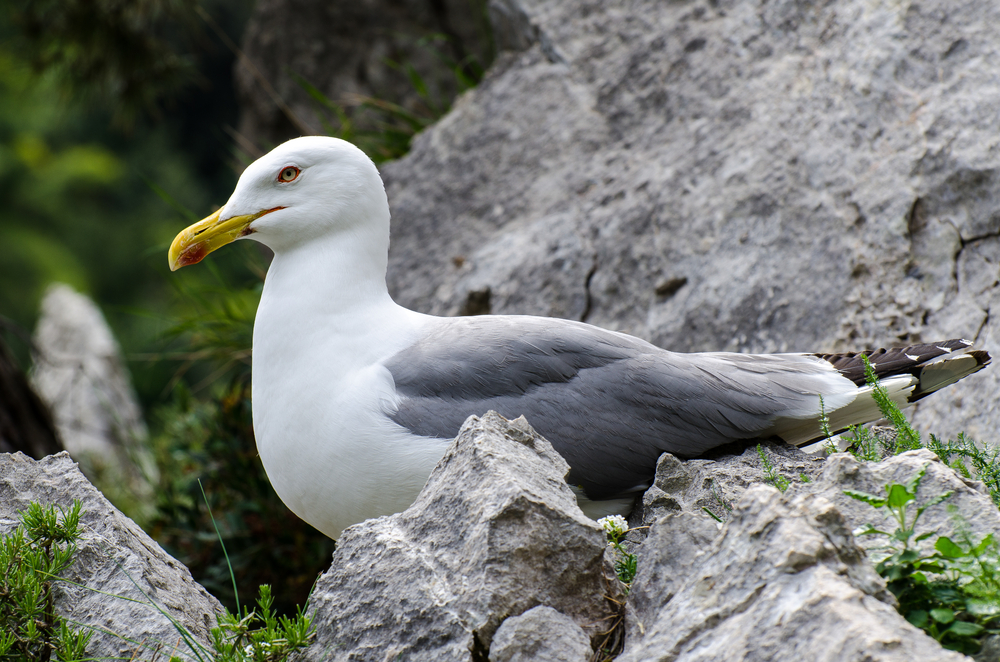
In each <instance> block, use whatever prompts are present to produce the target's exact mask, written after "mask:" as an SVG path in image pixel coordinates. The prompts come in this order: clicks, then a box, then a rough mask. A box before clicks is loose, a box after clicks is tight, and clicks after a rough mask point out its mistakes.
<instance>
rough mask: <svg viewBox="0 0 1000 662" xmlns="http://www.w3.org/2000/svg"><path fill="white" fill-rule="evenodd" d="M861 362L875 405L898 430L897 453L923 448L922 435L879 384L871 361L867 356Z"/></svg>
mask: <svg viewBox="0 0 1000 662" xmlns="http://www.w3.org/2000/svg"><path fill="white" fill-rule="evenodd" d="M861 360H862V362H864V364H865V381H866V382H867V383H868V386H870V387H871V389H872V397H873V398H874V399H875V403H876V404H878V408H879V411H881V412H882V415H883V416H885V417H886V418H888V419H889V420H890V421H891V422H892V426H893V427H894V428H895V429H896V453H897V454H899V453H902V452H904V451H912V450H915V449H917V448H923V444H922V443H920V434H919V433H918V432H917V431H916V430H914V429H913V428H912V427H911V426H910V423H909V421H907V420H906V416H904V415H903V412H902V411H900V409H899V407H898V406H896V403H895V402H893V401H892V399H890V398H889V394H888V392H886V390H885V388H884V387H883V386H882V385H881V384H880V383H879V379H878V376H877V375H876V374H875V368H874V367H873V366H872V364H871V361H869V360H868V357H867V356H865V355H862V356H861Z"/></svg>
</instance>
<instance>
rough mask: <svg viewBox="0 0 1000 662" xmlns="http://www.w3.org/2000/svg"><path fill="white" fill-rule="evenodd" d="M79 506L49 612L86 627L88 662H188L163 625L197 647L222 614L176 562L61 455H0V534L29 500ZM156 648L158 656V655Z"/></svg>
mask: <svg viewBox="0 0 1000 662" xmlns="http://www.w3.org/2000/svg"><path fill="white" fill-rule="evenodd" d="M74 499H79V500H80V502H81V504H82V506H83V516H82V517H81V520H80V528H81V532H82V540H81V541H80V542H79V548H78V551H77V553H76V556H75V557H74V562H73V565H71V566H70V567H69V568H68V569H67V570H66V572H65V573H64V579H67V580H69V581H67V582H58V581H57V582H55V583H54V593H55V596H56V612H57V613H58V614H59V615H61V616H63V617H64V618H66V619H67V620H69V621H71V622H77V623H80V624H81V625H82V626H83V627H85V628H91V629H92V631H93V633H94V634H93V637H92V639H91V640H90V644H89V646H88V647H87V653H88V654H89V655H90V656H92V657H93V658H95V659H108V658H111V659H126V660H131V659H134V660H152V659H163V656H164V655H166V656H169V654H170V653H171V651H174V650H177V651H178V653H183V654H185V655H186V656H187V657H191V658H193V657H194V655H193V654H192V652H191V651H189V650H187V649H186V648H185V645H184V644H183V643H181V636H180V634H179V633H178V631H177V629H176V628H175V626H174V624H173V623H172V622H171V619H173V620H174V621H176V622H177V623H178V624H179V625H180V626H181V627H183V628H184V629H186V630H187V632H188V633H189V634H190V636H191V637H193V638H194V640H195V641H197V642H198V643H199V644H200V645H202V646H206V647H207V646H208V645H209V642H210V638H209V630H210V629H211V628H212V627H214V626H215V624H216V620H215V619H216V615H217V614H218V613H219V612H221V611H222V606H221V605H220V604H219V601H218V600H216V599H215V598H213V597H212V596H211V595H209V594H208V592H207V591H206V590H205V589H204V588H202V587H201V586H200V585H199V584H197V583H196V582H195V581H194V580H193V579H192V578H191V573H190V572H189V571H188V569H187V568H185V567H184V565H183V564H181V563H180V562H179V561H177V560H176V559H174V558H173V557H171V556H170V555H169V554H167V553H166V552H164V551H163V550H162V549H161V548H160V546H159V545H157V544H156V542H155V541H154V540H153V539H152V538H150V537H149V536H147V535H146V534H145V533H143V531H142V529H140V528H139V527H138V526H136V525H135V523H133V522H132V520H130V519H128V518H127V517H125V516H124V515H123V514H122V513H121V512H120V511H118V510H117V509H116V508H115V507H114V506H112V505H111V503H110V502H108V500H107V499H105V498H104V496H103V495H102V494H101V493H100V492H98V491H97V489H96V488H95V487H94V486H93V485H91V484H90V482H89V481H87V479H86V478H85V477H84V476H83V474H82V473H80V470H79V469H78V468H77V466H76V464H75V463H74V462H73V460H72V459H71V458H70V456H69V455H68V454H67V453H65V452H62V453H59V454H57V455H50V456H49V457H46V458H44V459H43V460H40V461H37V462H36V461H35V460H32V459H31V458H29V457H28V456H26V455H23V454H21V453H15V454H13V455H9V454H6V453H4V454H0V534H7V533H10V532H11V531H12V530H13V529H14V528H15V527H16V526H17V523H18V513H19V512H20V511H23V510H25V509H27V507H28V504H29V503H31V502H33V501H34V502H38V503H40V504H42V505H49V504H55V505H58V506H60V507H61V508H63V509H64V510H65V509H68V508H69V507H70V506H72V505H73V500H74ZM156 650H162V652H161V653H160V656H159V657H157V655H155V651H156Z"/></svg>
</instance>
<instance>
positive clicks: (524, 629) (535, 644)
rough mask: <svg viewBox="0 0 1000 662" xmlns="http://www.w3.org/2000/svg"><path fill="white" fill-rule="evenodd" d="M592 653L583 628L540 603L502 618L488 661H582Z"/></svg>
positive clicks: (587, 658)
mask: <svg viewBox="0 0 1000 662" xmlns="http://www.w3.org/2000/svg"><path fill="white" fill-rule="evenodd" d="M592 654H593V651H592V650H591V649H590V639H589V638H588V637H587V634H586V633H585V632H584V631H583V629H582V628H581V627H580V626H579V625H577V624H576V623H574V622H573V619H571V618H570V617H569V616H565V615H563V614H560V613H559V612H558V611H556V610H555V609H553V608H552V607H544V606H542V607H535V608H533V609H529V610H528V611H526V612H524V613H523V614H521V615H520V616H512V617H510V618H508V619H507V620H505V621H504V622H503V623H502V624H501V625H500V628H499V629H498V630H497V631H496V634H495V635H493V644H492V645H491V646H490V662H537V661H538V660H545V662H586V661H587V660H589V659H590V657H591V655H592Z"/></svg>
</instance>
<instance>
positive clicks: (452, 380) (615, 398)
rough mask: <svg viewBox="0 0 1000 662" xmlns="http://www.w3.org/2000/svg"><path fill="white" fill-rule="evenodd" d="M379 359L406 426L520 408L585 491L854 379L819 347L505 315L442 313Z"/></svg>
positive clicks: (628, 477)
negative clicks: (669, 345) (757, 350)
mask: <svg viewBox="0 0 1000 662" xmlns="http://www.w3.org/2000/svg"><path fill="white" fill-rule="evenodd" d="M386 367H387V368H388V369H389V371H390V372H391V373H392V376H393V379H394V380H395V384H396V390H397V393H398V394H399V395H400V396H401V402H400V404H399V408H398V410H397V411H396V412H394V413H393V414H392V419H393V420H394V421H396V422H397V423H399V424H400V425H402V426H404V427H406V428H407V429H409V430H410V431H411V432H413V433H414V434H418V435H421V436H429V437H440V438H451V437H454V436H456V435H457V434H458V431H459V428H460V427H461V425H462V423H463V422H464V421H465V419H466V418H467V417H468V416H470V415H472V414H476V415H480V414H483V413H485V412H486V411H488V410H490V409H493V410H496V411H497V412H499V413H500V414H502V415H503V416H506V417H508V418H515V417H517V416H520V415H522V414H523V415H524V416H525V417H526V418H527V419H528V422H529V423H531V425H532V426H534V428H535V429H536V430H538V432H539V433H540V434H542V435H543V436H544V437H546V438H547V439H548V440H549V441H550V442H552V445H553V446H554V447H555V448H556V450H557V451H559V453H560V454H562V456H563V457H564V458H565V459H566V461H567V462H568V463H569V465H570V467H571V468H572V469H571V472H570V475H569V477H568V480H569V482H570V483H571V484H573V485H580V486H581V487H583V489H584V491H585V492H586V494H587V496H588V497H589V498H591V499H595V500H599V499H609V498H615V497H618V496H622V495H625V494H628V493H632V492H634V491H637V490H639V489H643V488H644V487H645V486H648V484H649V483H650V481H651V480H652V477H653V473H654V469H655V466H656V460H657V458H658V457H659V456H660V454H661V453H663V452H670V453H674V454H675V455H678V456H680V457H694V456H697V455H700V454H703V453H705V452H706V451H708V450H710V449H712V448H714V447H716V446H719V445H722V444H726V443H729V442H733V441H737V440H746V439H754V438H763V437H768V436H770V435H769V434H768V433H767V431H768V429H769V428H770V427H772V425H773V423H774V421H775V420H776V419H778V418H781V417H789V416H790V417H793V418H803V417H807V416H809V415H811V414H815V412H817V411H818V406H819V402H818V397H817V394H819V393H826V392H828V391H829V390H830V389H831V385H834V386H835V387H839V388H840V390H841V391H843V390H844V389H845V388H850V389H851V390H852V391H853V390H854V388H855V387H854V385H853V384H852V383H851V382H850V381H849V380H847V379H844V378H842V377H840V376H839V374H838V373H837V372H836V371H835V370H834V369H833V368H832V366H830V365H829V364H827V363H826V362H824V361H823V360H822V359H819V358H818V357H813V356H808V355H800V354H777V355H756V356H754V355H745V354H725V353H712V354H677V353H673V352H668V351H666V350H663V349H660V348H658V347H655V346H654V345H651V344H649V343H646V342H644V341H641V340H639V339H637V338H632V337H630V336H626V335H623V334H618V333H613V332H610V331H605V330H603V329H599V328H597V327H593V326H590V325H586V324H581V323H578V322H570V321H567V320H557V319H548V318H537V317H515V316H483V317H466V318H451V319H447V320H442V324H441V325H440V326H439V327H437V328H435V329H434V330H432V331H431V332H430V333H428V335H426V336H425V337H423V338H422V339H420V340H419V341H418V342H417V343H415V344H414V345H412V346H410V347H408V348H407V349H405V350H403V351H401V352H399V353H398V354H396V355H394V356H393V357H391V358H390V359H389V360H388V361H387V362H386ZM841 382H842V383H841ZM817 432H818V430H817Z"/></svg>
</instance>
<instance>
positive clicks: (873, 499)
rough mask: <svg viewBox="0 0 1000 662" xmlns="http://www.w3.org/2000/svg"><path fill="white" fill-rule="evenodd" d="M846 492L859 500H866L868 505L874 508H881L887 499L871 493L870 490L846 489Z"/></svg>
mask: <svg viewBox="0 0 1000 662" xmlns="http://www.w3.org/2000/svg"><path fill="white" fill-rule="evenodd" d="M844 494H846V495H847V496H849V497H851V498H852V499H857V500H858V501H864V502H865V503H867V504H868V505H870V506H872V507H874V508H881V507H882V506H884V505H885V503H886V500H885V499H883V498H882V497H877V496H875V495H874V494H869V493H868V492H859V491H857V490H844Z"/></svg>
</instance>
